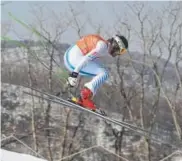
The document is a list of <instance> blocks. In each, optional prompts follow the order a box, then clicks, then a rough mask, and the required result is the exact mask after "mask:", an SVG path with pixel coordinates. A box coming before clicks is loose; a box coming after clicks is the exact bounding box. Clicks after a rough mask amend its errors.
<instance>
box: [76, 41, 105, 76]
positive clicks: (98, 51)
mask: <svg viewBox="0 0 182 161" xmlns="http://www.w3.org/2000/svg"><path fill="white" fill-rule="evenodd" d="M106 51H107V44H106V43H105V42H103V41H99V42H98V43H97V46H96V48H95V49H93V50H92V51H90V53H88V54H87V55H85V56H84V57H83V59H82V60H81V61H80V63H79V64H78V65H77V66H76V67H75V69H74V71H73V72H75V73H79V71H80V70H81V69H82V68H83V67H84V66H86V65H87V63H88V62H89V61H92V60H94V59H96V58H98V57H100V56H102V54H103V53H104V52H106Z"/></svg>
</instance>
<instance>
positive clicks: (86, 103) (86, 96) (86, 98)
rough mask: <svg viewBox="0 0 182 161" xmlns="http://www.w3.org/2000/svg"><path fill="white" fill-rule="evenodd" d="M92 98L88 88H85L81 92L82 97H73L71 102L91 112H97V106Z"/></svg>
mask: <svg viewBox="0 0 182 161" xmlns="http://www.w3.org/2000/svg"><path fill="white" fill-rule="evenodd" d="M91 98H92V92H91V91H90V90H89V89H88V88H83V89H82V90H81V92H80V97H78V98H76V97H72V98H71V102H73V103H76V104H78V105H80V106H82V107H84V108H87V109H89V110H92V111H96V106H95V104H94V102H93V101H92V100H91Z"/></svg>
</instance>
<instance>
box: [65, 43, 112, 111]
mask: <svg viewBox="0 0 182 161" xmlns="http://www.w3.org/2000/svg"><path fill="white" fill-rule="evenodd" d="M82 58H83V55H82V53H81V51H80V50H79V48H78V47H77V46H76V45H75V46H73V47H71V48H70V49H68V50H67V52H66V53H65V56H64V62H65V65H66V67H67V68H68V70H70V71H73V70H74V69H75V67H76V66H77V64H78V63H79V61H78V60H81V59H82ZM79 74H80V75H82V76H89V77H93V79H92V80H91V81H90V82H88V83H86V84H85V85H84V86H85V87H84V88H83V89H82V90H81V98H82V101H83V102H82V103H83V106H86V107H89V108H90V109H94V110H95V109H96V107H95V105H94V103H93V101H92V100H91V99H92V97H93V96H94V95H95V94H96V91H97V90H98V89H99V88H100V87H101V85H102V84H103V83H104V82H105V81H106V80H107V78H108V76H109V74H108V71H107V70H106V69H105V68H104V67H102V65H100V64H98V63H96V62H93V61H92V62H89V63H88V64H87V65H86V66H85V67H84V68H82V70H81V71H80V72H79Z"/></svg>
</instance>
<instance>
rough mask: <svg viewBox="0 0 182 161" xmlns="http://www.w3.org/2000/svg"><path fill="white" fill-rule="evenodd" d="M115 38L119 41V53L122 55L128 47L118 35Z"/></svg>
mask: <svg viewBox="0 0 182 161" xmlns="http://www.w3.org/2000/svg"><path fill="white" fill-rule="evenodd" d="M114 40H115V41H116V42H117V44H118V46H119V53H118V55H122V54H124V53H126V52H127V50H126V48H125V47H124V44H123V42H122V41H121V40H120V38H119V37H118V36H115V37H114Z"/></svg>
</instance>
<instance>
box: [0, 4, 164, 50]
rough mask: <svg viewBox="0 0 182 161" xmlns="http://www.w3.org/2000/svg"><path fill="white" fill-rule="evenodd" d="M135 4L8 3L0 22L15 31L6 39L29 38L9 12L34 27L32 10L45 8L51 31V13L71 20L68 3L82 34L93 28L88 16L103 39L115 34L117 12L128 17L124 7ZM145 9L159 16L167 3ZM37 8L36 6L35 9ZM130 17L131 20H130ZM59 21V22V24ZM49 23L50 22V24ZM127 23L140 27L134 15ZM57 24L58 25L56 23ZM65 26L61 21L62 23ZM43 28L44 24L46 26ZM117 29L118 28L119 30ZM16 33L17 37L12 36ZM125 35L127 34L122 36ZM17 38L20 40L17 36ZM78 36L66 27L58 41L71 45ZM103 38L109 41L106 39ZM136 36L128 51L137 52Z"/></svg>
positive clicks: (139, 48) (52, 26)
mask: <svg viewBox="0 0 182 161" xmlns="http://www.w3.org/2000/svg"><path fill="white" fill-rule="evenodd" d="M133 3H134V2H130V1H128V2H123V1H115V2H113V1H105V2H103V1H85V2H78V1H74V2H68V1H65V2H64V1H39V2H35V1H21V2H16V1H11V2H10V3H7V4H5V5H3V6H2V8H1V9H2V10H1V13H2V15H1V18H2V19H1V23H2V24H6V23H9V22H11V24H12V28H13V30H14V31H11V32H9V33H8V36H9V37H11V38H12V39H20V38H26V36H27V37H29V36H30V31H29V30H27V29H26V28H25V27H23V26H22V25H20V24H19V23H17V22H16V21H15V20H13V19H12V18H11V17H10V16H8V12H11V13H12V15H14V16H15V17H17V18H18V19H20V20H21V21H23V22H25V23H27V24H36V22H35V17H34V16H33V12H32V8H36V9H38V8H39V7H40V6H42V5H44V7H45V8H44V14H43V17H44V18H45V21H46V22H47V24H48V25H47V26H49V29H52V30H54V25H55V24H54V23H55V21H53V20H52V17H50V13H51V11H52V10H53V11H54V12H55V13H56V14H58V15H59V14H60V13H61V14H62V15H64V16H62V18H63V19H64V20H65V19H69V18H70V15H71V13H70V8H69V4H71V6H72V7H73V8H74V9H75V10H76V11H77V12H80V13H81V14H80V16H79V21H80V23H83V22H85V27H84V30H83V31H84V32H82V34H89V33H93V32H95V31H94V28H93V26H91V25H90V24H89V22H88V18H87V17H88V16H90V18H91V19H92V22H93V24H98V23H99V24H102V30H101V33H103V36H106V35H105V34H104V33H105V31H109V33H110V34H113V35H114V34H115V32H116V31H115V29H114V27H116V28H117V26H118V24H117V18H116V13H117V15H119V16H120V17H121V18H122V19H125V18H128V16H126V14H130V13H129V11H128V7H127V4H131V5H132V4H133ZM145 5H146V8H145V10H148V9H149V8H150V9H151V11H152V12H150V18H151V19H152V17H155V16H157V15H158V12H160V11H161V9H162V8H163V6H164V5H167V2H165V1H161V2H159V1H151V2H148V1H147V2H145ZM36 6H37V7H36ZM132 17H133V18H132ZM63 19H61V20H60V21H62V20H63ZM51 20H52V21H51ZM128 21H129V23H130V24H132V25H133V26H136V29H137V27H139V25H138V21H137V19H136V17H135V16H132V15H130V18H129V20H128ZM57 23H59V22H57ZM63 24H64V21H63ZM45 26H46V25H45ZM118 30H119V28H118ZM15 33H16V34H15ZM122 34H123V35H125V34H126V33H122ZM17 35H19V37H17ZM78 38H79V37H78V34H77V33H76V31H75V30H74V29H73V28H72V27H69V28H68V29H67V30H66V32H65V33H64V34H63V35H62V37H61V38H60V41H61V42H64V43H69V44H72V43H74V42H75V41H76V40H77V39H78ZM106 38H108V37H107V36H106ZM137 40H138V39H137V37H135V39H134V41H132V42H131V43H130V50H131V51H140V50H141V47H140V45H139V43H138V42H137Z"/></svg>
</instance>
